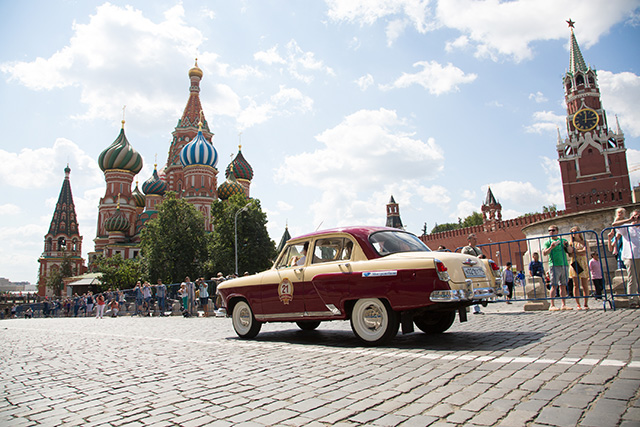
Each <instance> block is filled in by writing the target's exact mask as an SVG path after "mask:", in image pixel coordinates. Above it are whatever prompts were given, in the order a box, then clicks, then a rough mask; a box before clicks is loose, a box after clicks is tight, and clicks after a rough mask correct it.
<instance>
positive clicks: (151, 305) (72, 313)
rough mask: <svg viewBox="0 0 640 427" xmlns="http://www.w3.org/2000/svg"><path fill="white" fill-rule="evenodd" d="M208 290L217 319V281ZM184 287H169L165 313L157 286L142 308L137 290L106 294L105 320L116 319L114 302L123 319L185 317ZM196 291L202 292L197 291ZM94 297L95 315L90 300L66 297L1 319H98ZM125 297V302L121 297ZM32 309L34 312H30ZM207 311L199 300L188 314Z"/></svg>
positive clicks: (209, 308) (5, 312) (22, 308)
mask: <svg viewBox="0 0 640 427" xmlns="http://www.w3.org/2000/svg"><path fill="white" fill-rule="evenodd" d="M206 282H207V285H208V286H207V288H208V293H209V297H208V305H207V311H208V313H209V314H211V315H216V311H217V309H218V307H217V305H216V287H217V284H216V283H215V282H214V281H211V280H206ZM180 285H181V284H180V283H172V284H168V285H165V286H166V297H165V300H164V302H165V304H164V310H161V307H159V304H160V299H159V298H158V297H157V294H156V291H155V288H154V286H152V289H153V292H152V297H151V300H150V301H148V302H146V301H144V299H143V300H142V304H140V306H139V305H138V303H139V302H140V301H139V300H136V292H135V289H134V288H131V289H122V290H114V291H111V292H103V295H105V303H106V305H107V307H105V313H104V316H112V314H113V313H112V312H111V310H110V309H109V304H110V302H111V301H112V300H113V299H116V300H117V301H118V313H117V315H118V316H123V315H132V316H135V315H140V316H144V315H150V314H153V315H154V316H158V315H160V314H165V313H170V315H184V311H185V310H184V308H183V302H182V299H181V298H180V296H179V295H178V291H179V289H180ZM196 290H198V288H197V287H196ZM97 294H98V293H96V294H94V296H93V301H94V303H93V307H92V310H91V313H89V312H87V304H86V300H85V299H84V298H82V296H79V297H78V298H75V297H73V296H72V297H63V298H48V299H47V300H46V302H45V299H44V298H40V300H39V301H34V302H27V303H21V304H13V306H14V307H15V312H14V311H13V309H12V307H11V306H10V305H6V307H5V309H3V310H2V311H1V312H0V318H11V317H89V316H95V315H96V307H95V305H96V304H95V297H96V295H97ZM120 294H122V296H123V298H122V297H120ZM29 309H30V311H29ZM202 310H203V307H202V305H201V301H200V299H199V298H198V297H196V298H194V299H193V300H190V301H189V302H188V305H187V310H186V311H188V312H189V313H190V314H191V315H193V314H194V313H195V312H196V311H202Z"/></svg>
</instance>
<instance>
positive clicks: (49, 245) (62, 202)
mask: <svg viewBox="0 0 640 427" xmlns="http://www.w3.org/2000/svg"><path fill="white" fill-rule="evenodd" d="M70 173H71V169H70V168H69V166H68V165H67V167H66V168H64V181H63V182H62V189H61V190H60V196H59V197H58V202H57V203H56V208H55V211H54V212H53V218H52V219H51V225H49V232H48V233H47V234H46V235H45V236H44V252H43V253H42V256H40V259H39V260H38V262H39V263H40V272H39V278H38V295H40V296H45V295H52V290H51V289H47V279H48V278H49V277H50V276H51V274H52V273H53V272H55V271H60V269H61V268H62V264H63V262H64V261H65V258H66V259H67V260H68V262H69V263H70V265H71V274H72V275H74V276H75V275H79V274H83V273H84V272H85V267H84V259H82V236H80V231H79V230H78V217H77V216H76V206H75V204H74V203H73V195H72V194H71V181H70V180H69V174H70Z"/></svg>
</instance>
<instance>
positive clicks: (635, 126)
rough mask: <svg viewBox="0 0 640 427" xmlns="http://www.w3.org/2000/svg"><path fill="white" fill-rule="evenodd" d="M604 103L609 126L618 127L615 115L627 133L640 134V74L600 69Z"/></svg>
mask: <svg viewBox="0 0 640 427" xmlns="http://www.w3.org/2000/svg"><path fill="white" fill-rule="evenodd" d="M598 83H599V85H600V93H601V97H602V104H603V105H604V106H605V108H606V109H607V118H608V121H609V127H610V128H612V129H613V130H615V129H616V125H615V123H616V122H615V115H616V114H617V115H618V119H619V121H620V126H621V128H622V131H623V132H624V133H625V134H630V135H632V136H634V137H638V136H640V110H639V109H638V99H640V76H638V75H636V74H633V73H630V72H623V73H617V74H616V73H612V72H610V71H603V70H600V71H598Z"/></svg>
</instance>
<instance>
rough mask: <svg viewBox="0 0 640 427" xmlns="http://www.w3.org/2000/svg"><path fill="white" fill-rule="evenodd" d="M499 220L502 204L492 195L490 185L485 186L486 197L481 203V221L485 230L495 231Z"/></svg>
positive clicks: (500, 219) (500, 218)
mask: <svg viewBox="0 0 640 427" xmlns="http://www.w3.org/2000/svg"><path fill="white" fill-rule="evenodd" d="M499 222H502V205H501V204H500V203H499V202H498V200H497V199H496V197H495V196H494V195H493V191H491V187H489V188H487V198H486V199H485V200H484V203H483V204H482V223H483V224H484V228H485V231H487V230H491V231H495V230H496V228H497V224H498V223H499Z"/></svg>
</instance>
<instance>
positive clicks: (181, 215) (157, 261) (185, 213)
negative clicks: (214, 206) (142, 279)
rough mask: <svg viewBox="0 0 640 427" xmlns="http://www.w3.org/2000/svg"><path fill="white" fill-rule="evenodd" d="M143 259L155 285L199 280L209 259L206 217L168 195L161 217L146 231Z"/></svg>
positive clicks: (150, 224)
mask: <svg viewBox="0 0 640 427" xmlns="http://www.w3.org/2000/svg"><path fill="white" fill-rule="evenodd" d="M141 238H142V240H141V247H142V255H143V257H144V259H145V262H146V263H147V266H148V274H149V278H151V280H152V281H155V280H156V279H162V280H163V281H164V282H165V283H175V282H178V281H181V280H182V279H184V277H185V276H191V277H198V276H200V275H201V274H202V272H203V265H204V263H205V261H206V259H207V235H206V232H205V230H204V217H203V216H202V213H201V212H199V211H198V210H197V209H196V208H195V207H194V206H193V205H192V204H191V203H189V202H187V201H186V200H184V199H178V198H177V197H176V194H175V193H174V192H167V193H166V195H165V199H164V201H163V202H162V203H161V204H160V205H158V216H157V218H154V219H152V220H151V221H149V222H148V223H147V226H146V227H145V229H144V230H143V231H142V237H141Z"/></svg>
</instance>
